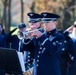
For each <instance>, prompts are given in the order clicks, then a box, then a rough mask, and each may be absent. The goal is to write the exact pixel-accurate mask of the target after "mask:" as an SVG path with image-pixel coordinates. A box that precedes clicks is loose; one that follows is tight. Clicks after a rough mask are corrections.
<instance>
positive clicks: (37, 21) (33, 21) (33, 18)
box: [24, 13, 43, 67]
mask: <svg viewBox="0 0 76 75" xmlns="http://www.w3.org/2000/svg"><path fill="white" fill-rule="evenodd" d="M27 16H28V21H29V26H30V31H32V30H35V29H40V27H41V23H42V22H41V19H42V16H41V15H39V14H37V13H28V14H27ZM40 31H42V32H43V29H41V30H40ZM29 34H30V33H29ZM30 39H32V40H35V39H36V38H34V36H33V37H32V36H31V37H30ZM34 44H35V45H36V44H37V43H36V41H34ZM36 47H38V45H36ZM24 48H25V46H24ZM26 49H27V50H29V49H28V48H26ZM30 49H31V50H29V52H28V62H27V64H28V66H29V67H32V66H33V62H34V50H33V46H31V47H30Z"/></svg>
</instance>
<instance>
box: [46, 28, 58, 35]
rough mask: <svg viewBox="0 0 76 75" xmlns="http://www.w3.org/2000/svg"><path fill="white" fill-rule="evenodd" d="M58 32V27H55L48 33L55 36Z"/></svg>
mask: <svg viewBox="0 0 76 75" xmlns="http://www.w3.org/2000/svg"><path fill="white" fill-rule="evenodd" d="M56 33H57V29H56V28H55V29H53V30H52V31H49V32H47V33H46V34H47V35H52V36H54V35H55V34H56Z"/></svg>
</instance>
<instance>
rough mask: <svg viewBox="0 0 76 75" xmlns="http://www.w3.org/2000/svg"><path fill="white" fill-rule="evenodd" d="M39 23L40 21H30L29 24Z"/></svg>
mask: <svg viewBox="0 0 76 75" xmlns="http://www.w3.org/2000/svg"><path fill="white" fill-rule="evenodd" d="M37 22H39V21H29V23H37Z"/></svg>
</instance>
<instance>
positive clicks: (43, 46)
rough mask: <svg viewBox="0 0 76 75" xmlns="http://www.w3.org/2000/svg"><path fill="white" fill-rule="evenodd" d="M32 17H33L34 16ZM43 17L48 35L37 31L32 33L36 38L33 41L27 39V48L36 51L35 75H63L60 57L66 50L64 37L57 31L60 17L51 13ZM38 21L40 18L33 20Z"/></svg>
mask: <svg viewBox="0 0 76 75" xmlns="http://www.w3.org/2000/svg"><path fill="white" fill-rule="evenodd" d="M31 15H32V16H33V14H31ZM41 16H43V22H44V30H45V31H46V33H43V32H41V31H35V32H32V33H31V36H34V38H33V39H29V38H28V39H25V47H27V48H28V50H30V51H34V58H35V63H34V72H33V75H61V73H60V56H61V52H62V50H63V49H64V36H63V35H62V34H60V33H58V31H57V29H56V25H57V20H58V18H60V16H59V15H57V14H54V13H49V12H43V13H41ZM38 19H40V16H39V17H35V19H33V20H38ZM37 23H39V22H37ZM35 25H37V24H35Z"/></svg>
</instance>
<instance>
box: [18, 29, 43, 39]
mask: <svg viewBox="0 0 76 75" xmlns="http://www.w3.org/2000/svg"><path fill="white" fill-rule="evenodd" d="M39 30H43V28H39V29H34V30H31V31H24V32H21V31H18V33H17V36H18V38H19V39H20V40H21V39H24V37H26V35H27V34H29V33H31V32H35V31H39Z"/></svg>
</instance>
